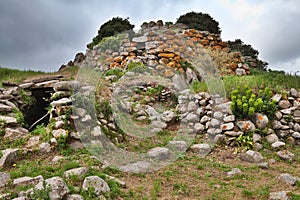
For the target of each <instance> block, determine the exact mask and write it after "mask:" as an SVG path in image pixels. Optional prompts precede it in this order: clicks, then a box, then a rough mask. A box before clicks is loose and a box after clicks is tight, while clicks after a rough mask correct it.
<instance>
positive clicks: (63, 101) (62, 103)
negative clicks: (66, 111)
mask: <svg viewBox="0 0 300 200" xmlns="http://www.w3.org/2000/svg"><path fill="white" fill-rule="evenodd" d="M71 103H72V99H69V98H62V99H59V100H57V101H52V102H51V103H50V104H51V106H53V107H56V106H65V105H69V104H71Z"/></svg>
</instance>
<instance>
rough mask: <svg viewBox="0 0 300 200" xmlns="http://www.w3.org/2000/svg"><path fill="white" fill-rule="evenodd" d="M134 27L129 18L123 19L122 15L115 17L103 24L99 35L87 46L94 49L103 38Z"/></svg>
mask: <svg viewBox="0 0 300 200" xmlns="http://www.w3.org/2000/svg"><path fill="white" fill-rule="evenodd" d="M133 28H134V25H132V24H130V22H129V20H128V18H126V19H122V18H120V17H114V18H112V19H111V20H109V21H108V22H106V23H104V24H103V25H101V27H100V29H99V30H98V35H97V36H96V37H94V38H93V41H92V42H91V43H90V44H88V45H87V47H88V48H89V49H93V47H94V46H96V45H97V44H99V43H100V41H101V40H102V39H103V38H105V37H109V36H113V35H115V34H116V33H122V32H124V31H128V30H132V29H133Z"/></svg>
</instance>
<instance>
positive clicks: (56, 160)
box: [52, 156, 66, 164]
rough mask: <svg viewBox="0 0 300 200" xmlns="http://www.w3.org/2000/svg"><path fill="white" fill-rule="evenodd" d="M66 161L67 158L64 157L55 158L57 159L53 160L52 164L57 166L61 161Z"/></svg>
mask: <svg viewBox="0 0 300 200" xmlns="http://www.w3.org/2000/svg"><path fill="white" fill-rule="evenodd" d="M64 159H66V158H65V157H63V156H55V157H54V158H53V159H52V163H54V164H57V163H58V162H59V161H62V160H64Z"/></svg>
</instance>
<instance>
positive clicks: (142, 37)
mask: <svg viewBox="0 0 300 200" xmlns="http://www.w3.org/2000/svg"><path fill="white" fill-rule="evenodd" d="M132 41H133V42H138V43H143V42H147V41H148V38H147V36H146V35H143V36H140V37H134V38H132Z"/></svg>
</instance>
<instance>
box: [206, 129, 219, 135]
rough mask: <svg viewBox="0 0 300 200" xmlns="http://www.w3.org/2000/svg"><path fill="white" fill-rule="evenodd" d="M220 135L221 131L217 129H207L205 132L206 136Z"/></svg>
mask: <svg viewBox="0 0 300 200" xmlns="http://www.w3.org/2000/svg"><path fill="white" fill-rule="evenodd" d="M221 133H222V130H221V129H218V128H209V129H208V130H207V134H209V135H211V136H216V135H218V134H221Z"/></svg>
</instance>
